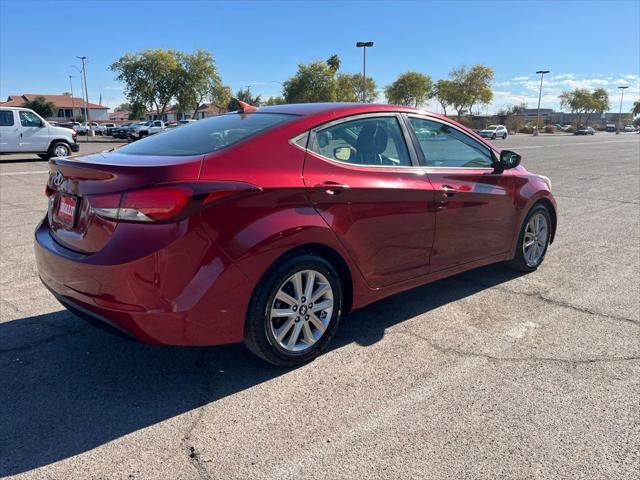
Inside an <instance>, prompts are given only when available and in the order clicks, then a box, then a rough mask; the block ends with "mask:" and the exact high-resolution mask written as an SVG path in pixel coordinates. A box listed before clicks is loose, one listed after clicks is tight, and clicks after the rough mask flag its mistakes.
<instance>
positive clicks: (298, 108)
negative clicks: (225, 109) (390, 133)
mask: <svg viewBox="0 0 640 480" xmlns="http://www.w3.org/2000/svg"><path fill="white" fill-rule="evenodd" d="M398 111H401V112H416V113H417V112H421V110H419V109H417V108H413V107H405V106H402V105H389V104H376V103H343V102H333V103H293V104H283V105H267V106H264V107H260V108H259V109H258V112H263V113H287V114H290V115H302V116H311V115H316V114H322V113H340V114H344V113H349V114H357V113H368V112H371V113H374V112H398ZM431 115H433V114H431Z"/></svg>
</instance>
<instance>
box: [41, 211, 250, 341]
mask: <svg viewBox="0 0 640 480" xmlns="http://www.w3.org/2000/svg"><path fill="white" fill-rule="evenodd" d="M121 226H122V225H119V226H118V227H117V228H116V232H117V230H118V229H119V228H120V227H121ZM126 227H127V226H126V225H125V226H124V228H123V229H122V230H126ZM122 230H121V232H120V235H117V234H114V239H113V240H110V242H109V243H108V244H107V246H105V247H104V248H103V250H102V251H100V252H98V253H95V254H91V255H84V254H80V253H77V252H74V251H72V250H68V249H66V248H65V247H63V246H61V245H60V244H58V243H57V242H56V241H55V239H54V238H53V237H52V236H51V234H50V231H49V227H48V223H47V220H46V219H45V220H43V222H42V223H41V224H40V225H39V226H38V228H37V229H36V232H35V255H36V264H37V268H38V272H39V274H40V278H41V280H42V282H43V283H44V284H45V286H46V287H47V288H48V289H49V290H51V292H52V293H53V294H54V295H55V296H56V298H57V299H58V300H59V301H60V302H61V303H62V304H63V305H64V306H65V307H67V308H68V309H69V310H71V311H72V312H74V313H79V314H80V316H82V317H84V318H89V319H91V320H92V321H93V323H95V321H96V320H97V321H98V322H100V323H101V324H104V325H109V326H110V327H112V328H115V329H117V330H120V331H123V332H126V333H127V334H128V335H130V336H133V337H135V338H136V339H138V340H140V341H143V342H145V343H154V344H166V345H218V344H225V343H235V342H240V341H242V339H243V332H244V317H245V314H246V309H247V305H248V301H249V298H250V296H251V291H252V286H251V284H250V282H248V281H247V278H246V277H245V276H244V275H243V274H242V273H241V272H240V270H239V269H238V268H237V267H236V266H235V265H234V264H233V263H231V262H230V261H229V260H228V258H227V257H226V255H225V254H224V253H223V252H221V251H220V250H219V249H218V247H217V246H216V245H215V243H214V242H212V241H210V240H208V239H205V238H203V235H202V233H203V232H202V231H198V232H195V231H194V230H191V231H188V232H186V233H184V232H182V233H180V234H179V235H177V236H176V237H175V238H172V239H170V240H171V241H169V243H168V244H167V245H165V246H164V247H162V248H160V249H159V250H156V251H153V252H144V253H145V254H144V255H142V256H139V257H138V258H135V259H133V260H132V259H131V258H124V253H125V252H126V250H127V249H132V248H134V247H133V246H132V245H131V243H132V242H136V241H140V242H143V241H144V239H141V238H140V236H139V235H138V237H137V238H136V237H135V236H133V235H132V233H133V232H126V231H122ZM174 230H176V231H178V230H180V229H176V228H174ZM138 232H139V230H138ZM127 244H128V247H127ZM138 249H139V248H138ZM118 258H121V259H122V258H124V261H122V262H120V261H119V260H118Z"/></svg>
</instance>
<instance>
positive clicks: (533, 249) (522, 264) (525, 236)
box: [506, 204, 552, 272]
mask: <svg viewBox="0 0 640 480" xmlns="http://www.w3.org/2000/svg"><path fill="white" fill-rule="evenodd" d="M551 228H552V227H551V215H550V214H549V210H548V209H547V207H545V206H544V205H542V204H537V205H534V206H533V208H532V209H531V210H530V211H529V213H528V214H527V216H526V217H525V219H524V222H523V223H522V227H521V228H520V235H519V237H518V245H517V246H516V255H515V257H513V259H512V260H510V261H508V262H506V264H507V266H509V267H510V268H512V269H514V270H517V271H519V272H533V271H535V270H536V269H537V268H538V267H539V266H540V265H541V264H542V262H543V261H544V257H545V255H546V254H547V249H548V247H549V242H550V240H551Z"/></svg>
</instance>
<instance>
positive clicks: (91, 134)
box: [76, 56, 93, 137]
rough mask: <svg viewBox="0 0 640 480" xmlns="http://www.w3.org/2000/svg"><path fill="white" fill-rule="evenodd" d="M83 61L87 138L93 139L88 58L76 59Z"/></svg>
mask: <svg viewBox="0 0 640 480" xmlns="http://www.w3.org/2000/svg"><path fill="white" fill-rule="evenodd" d="M76 58H79V59H80V60H82V77H83V78H84V94H85V97H84V108H85V112H86V114H87V137H93V127H92V126H91V113H89V87H88V86H87V68H86V65H85V63H84V61H85V60H86V59H87V57H85V56H82V57H76Z"/></svg>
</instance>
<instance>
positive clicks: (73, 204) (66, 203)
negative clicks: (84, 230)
mask: <svg viewBox="0 0 640 480" xmlns="http://www.w3.org/2000/svg"><path fill="white" fill-rule="evenodd" d="M76 210H78V199H77V197H74V196H72V195H64V194H62V195H61V196H60V201H59V202H58V208H57V209H56V212H55V219H56V221H58V222H59V223H60V224H62V225H64V226H65V227H67V228H73V226H74V224H75V221H76Z"/></svg>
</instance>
